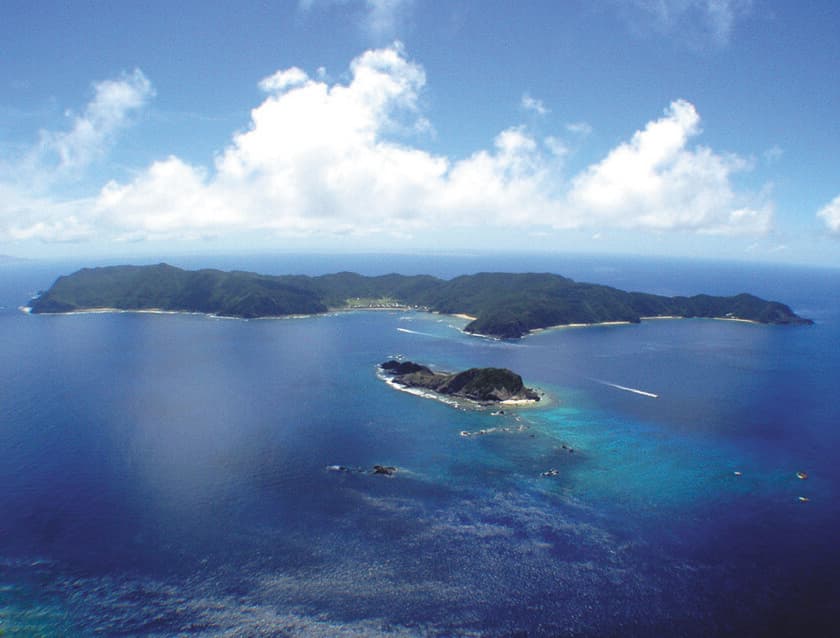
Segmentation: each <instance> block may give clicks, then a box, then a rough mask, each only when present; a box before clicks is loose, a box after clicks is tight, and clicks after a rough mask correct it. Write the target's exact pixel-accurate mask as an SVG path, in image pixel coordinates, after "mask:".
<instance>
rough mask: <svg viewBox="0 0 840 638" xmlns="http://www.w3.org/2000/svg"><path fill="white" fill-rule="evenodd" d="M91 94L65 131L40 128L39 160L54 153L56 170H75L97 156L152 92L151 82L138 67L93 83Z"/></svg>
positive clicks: (100, 154) (52, 155) (46, 158)
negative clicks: (83, 107)
mask: <svg viewBox="0 0 840 638" xmlns="http://www.w3.org/2000/svg"><path fill="white" fill-rule="evenodd" d="M93 89H94V97H93V100H91V102H90V103H88V105H87V107H86V108H85V110H84V112H83V113H82V114H81V115H78V116H76V117H75V118H73V124H72V127H71V128H70V130H69V131H61V132H54V131H42V132H41V142H40V145H39V148H38V152H39V155H40V159H41V161H44V160H48V159H49V158H50V157H54V158H55V159H56V160H57V166H58V168H59V169H60V170H69V171H77V170H79V169H82V168H84V167H86V166H87V165H88V164H90V163H91V162H92V161H94V160H96V159H98V158H99V157H101V156H102V155H103V154H104V153H105V151H106V150H107V148H108V146H110V144H111V143H112V142H113V138H114V136H115V135H116V133H117V132H119V130H120V129H122V128H124V127H125V126H126V125H127V124H128V122H129V117H130V115H131V114H132V113H133V112H135V111H137V110H139V109H140V108H141V107H143V106H144V105H145V104H146V102H147V101H148V100H149V99H150V98H151V97H152V96H153V95H154V89H153V88H152V84H151V82H149V80H148V79H147V78H146V76H145V75H143V72H142V71H140V70H139V69H135V70H134V71H133V72H132V73H127V74H123V75H122V76H121V77H120V78H119V79H116V80H105V81H103V82H98V83H96V84H94V87H93Z"/></svg>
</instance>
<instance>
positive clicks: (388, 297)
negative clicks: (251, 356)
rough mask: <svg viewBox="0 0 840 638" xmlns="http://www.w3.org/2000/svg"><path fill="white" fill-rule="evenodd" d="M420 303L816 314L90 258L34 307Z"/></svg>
mask: <svg viewBox="0 0 840 638" xmlns="http://www.w3.org/2000/svg"><path fill="white" fill-rule="evenodd" d="M359 308H370V309H416V310H424V311H430V312H439V313H444V314H452V315H462V316H465V317H467V318H468V319H469V323H467V324H466V326H465V327H464V331H465V332H468V333H471V334H476V335H484V336H489V337H494V338H499V339H515V338H519V337H522V336H524V335H527V334H528V333H530V332H532V331H535V330H539V329H542V328H548V327H552V326H563V325H580V324H584V325H588V324H598V323H610V322H622V323H638V322H639V321H641V320H642V319H644V318H654V317H683V318H692V317H703V318H718V319H736V320H742V321H752V322H757V323H765V324H786V325H805V324H811V323H813V322H812V321H811V320H810V319H805V318H803V317H800V316H798V315H797V314H796V313H794V312H793V311H792V310H791V309H790V307H789V306H787V305H785V304H783V303H780V302H778V301H766V300H764V299H761V298H759V297H756V296H754V295H750V294H747V293H742V294H739V295H735V296H732V297H719V296H712V295H705V294H700V295H694V296H691V297H684V296H677V297H666V296H662V295H654V294H649V293H644V292H625V291H623V290H619V289H617V288H612V287H610V286H604V285H599V284H590V283H579V282H576V281H574V280H572V279H569V278H567V277H563V276H561V275H556V274H552V273H489V272H485V273H477V274H474V275H462V276H460V277H455V278H453V279H449V280H444V279H439V278H437V277H432V276H430V275H411V276H406V275H399V274H389V275H381V276H376V277H367V276H363V275H359V274H356V273H352V272H340V273H335V274H330V275H321V276H317V277H310V276H305V275H260V274H257V273H250V272H242V271H233V272H224V271H220V270H212V269H204V270H194V271H190V270H183V269H181V268H177V267H175V266H171V265H168V264H157V265H149V266H107V267H100V268H84V269H82V270H79V271H77V272H75V273H73V274H71V275H66V276H63V277H59V278H58V279H57V280H56V281H55V283H54V284H53V285H52V286H51V287H50V288H49V290H47V291H45V292H43V293H41V294H40V295H39V296H37V297H36V298H34V299H32V300H31V301H30V303H29V309H30V311H31V312H32V313H35V314H40V313H43V314H47V313H68V312H79V311H90V310H98V309H113V310H146V311H149V310H157V311H168V312H195V313H206V314H212V315H218V316H223V317H241V318H246V319H251V318H258V317H282V316H290V315H311V314H320V313H326V312H329V311H332V310H337V309H359Z"/></svg>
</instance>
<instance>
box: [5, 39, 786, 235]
mask: <svg viewBox="0 0 840 638" xmlns="http://www.w3.org/2000/svg"><path fill="white" fill-rule="evenodd" d="M349 78H350V79H349V80H348V81H347V82H346V83H338V82H336V83H329V82H328V81H327V80H325V79H323V78H321V77H316V78H311V77H309V76H308V75H307V74H306V73H305V72H304V71H302V70H300V69H297V68H294V67H293V68H291V69H286V70H281V71H278V72H277V73H275V74H273V75H271V76H269V77H268V78H265V79H264V80H262V81H261V82H260V86H261V88H263V90H265V91H266V92H267V93H268V95H267V96H266V98H265V100H264V101H263V102H262V103H261V104H259V105H258V106H257V107H256V108H254V109H253V111H252V112H251V122H250V126H249V127H248V129H247V130H245V131H243V132H240V133H237V134H236V135H234V136H233V138H232V140H231V142H230V144H229V145H228V146H227V148H226V149H225V150H224V151H223V152H222V153H220V154H219V155H218V156H217V157H216V158H215V161H214V164H213V166H211V167H201V166H195V165H191V164H189V163H187V162H185V161H184V160H182V159H180V158H178V157H169V158H167V159H165V160H162V161H158V162H155V163H153V164H152V165H151V166H149V167H147V168H145V169H143V170H140V171H138V173H137V175H136V177H135V178H134V179H133V180H131V181H129V182H125V183H120V182H117V181H110V182H108V183H107V184H106V185H105V186H104V187H102V188H101V189H100V191H99V193H97V194H95V195H94V196H92V197H90V198H87V199H85V200H61V199H60V198H59V197H57V196H56V197H45V196H40V197H39V196H36V195H35V194H34V193H32V192H24V191H22V190H21V189H20V187H19V185H15V186H13V187H12V186H8V185H7V187H6V189H5V191H3V190H2V186H3V185H2V184H0V195H5V196H4V197H0V238H3V237H5V238H7V239H25V238H37V239H44V240H47V241H55V240H60V239H77V240H78V239H84V238H96V239H100V240H103V239H121V240H140V239H164V238H166V239H169V238H196V237H208V236H211V237H212V236H228V235H234V234H236V233H260V234H262V235H266V234H269V235H271V234H274V235H277V236H299V235H303V234H309V235H330V234H336V233H340V234H348V233H350V234H357V235H375V234H379V233H386V234H388V235H389V236H393V237H405V236H406V235H409V234H411V233H414V232H416V231H421V230H428V231H431V232H447V230H450V229H453V228H456V227H461V228H475V229H485V228H487V229H489V228H522V227H523V226H527V227H528V228H529V230H535V231H536V230H540V229H542V230H546V229H550V228H555V229H572V228H590V229H598V230H599V231H600V230H601V229H607V228H610V227H613V228H633V229H642V230H653V231H657V232H658V231H668V230H681V231H692V232H704V233H708V232H713V233H757V234H760V233H762V232H764V231H765V230H767V229H768V228H769V226H770V222H771V217H772V213H771V210H770V207H769V206H768V205H762V204H760V203H759V204H758V205H755V204H753V205H751V202H750V201H749V198H748V197H744V196H742V195H739V194H738V193H736V192H735V191H734V190H733V187H732V184H731V180H730V178H731V176H732V175H733V174H734V173H736V172H738V171H742V170H747V169H748V168H749V166H748V164H747V162H745V161H744V160H742V159H740V158H738V157H736V156H731V155H721V154H718V153H715V152H714V151H712V150H711V149H708V148H705V147H702V146H698V147H693V148H692V147H691V146H690V141H691V140H692V139H693V138H694V137H695V136H697V135H699V133H700V125H699V121H700V120H699V115H698V114H697V111H696V110H695V108H694V107H693V106H692V105H691V104H689V103H688V102H685V101H676V102H674V103H673V104H671V106H670V107H669V108H668V109H667V110H666V112H665V114H664V116H663V117H661V118H660V119H657V120H654V121H651V122H649V123H648V124H647V125H646V126H645V127H644V128H643V129H642V130H640V131H637V132H636V133H635V134H634V135H633V136H632V138H631V139H630V140H628V141H626V142H624V143H622V144H619V145H618V146H617V147H616V148H614V149H613V150H612V151H610V152H609V153H608V154H607V155H606V156H605V157H604V158H603V159H602V160H601V161H600V162H597V163H595V164H593V165H591V166H590V167H588V168H586V169H584V170H583V171H581V172H580V173H579V174H577V175H574V176H572V177H571V178H570V177H569V176H566V175H565V174H564V164H563V159H564V156H565V154H566V148H567V147H566V145H565V144H564V142H563V140H562V139H561V138H560V137H557V136H549V137H546V138H544V139H542V140H539V139H537V138H536V137H535V136H534V135H533V134H531V133H530V132H529V130H528V129H527V128H526V127H524V126H512V127H510V128H508V129H506V130H504V131H502V132H501V133H499V134H498V135H497V136H496V138H495V140H494V142H493V145H492V146H491V147H490V148H488V149H482V150H478V151H476V152H474V153H473V154H472V155H470V156H468V157H466V158H463V159H460V160H454V159H451V158H449V157H447V156H445V155H439V154H434V153H430V152H428V151H426V150H423V149H421V148H418V147H416V146H412V145H411V144H409V143H408V142H407V141H406V140H410V139H411V137H410V135H416V134H417V133H416V131H418V130H419V131H422V130H425V129H426V128H427V127H428V122H427V121H426V120H425V118H424V117H423V115H422V113H421V109H420V106H419V102H420V95H421V93H422V90H423V87H424V86H425V82H426V76H425V72H424V70H423V68H422V67H421V66H420V65H419V64H417V63H415V62H412V61H410V60H409V59H408V58H407V56H406V54H405V51H404V50H403V47H402V46H401V45H399V44H394V45H392V46H390V47H387V48H383V49H375V50H370V51H366V52H365V53H363V54H362V55H360V56H359V57H357V58H356V59H355V60H353V62H352V63H351V65H350V76H349ZM407 132H408V133H409V134H410V135H409V137H406V135H405V134H406V133H407ZM394 133H399V135H397V136H395V135H394ZM395 140H401V141H395ZM6 191H8V192H6ZM476 237H480V231H478V230H477V232H476Z"/></svg>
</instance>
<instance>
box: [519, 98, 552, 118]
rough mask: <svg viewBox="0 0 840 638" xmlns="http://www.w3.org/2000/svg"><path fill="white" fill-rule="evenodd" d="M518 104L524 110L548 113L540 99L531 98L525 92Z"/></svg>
mask: <svg viewBox="0 0 840 638" xmlns="http://www.w3.org/2000/svg"><path fill="white" fill-rule="evenodd" d="M520 106H521V107H522V108H523V109H525V110H526V111H532V112H534V113H536V114H537V115H546V114H547V113H548V109H547V108H546V107H545V104H543V102H542V100H538V99H536V98H533V97H531V96H530V95H528V94H527V93H525V94H524V95H523V96H522V100H521V102H520Z"/></svg>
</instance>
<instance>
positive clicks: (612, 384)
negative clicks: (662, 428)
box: [592, 379, 659, 399]
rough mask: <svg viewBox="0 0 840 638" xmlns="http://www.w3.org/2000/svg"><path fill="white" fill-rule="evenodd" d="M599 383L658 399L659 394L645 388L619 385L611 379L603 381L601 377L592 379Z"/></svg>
mask: <svg viewBox="0 0 840 638" xmlns="http://www.w3.org/2000/svg"><path fill="white" fill-rule="evenodd" d="M592 381H595V382H597V383H601V384H603V385H608V386H610V387H611V388H615V389H616V390H624V391H625V392H632V393H633V394H640V395H641V396H643V397H650V398H651V399H658V398H659V395H658V394H654V393H653V392H646V391H645V390H639V389H638V388H628V387H627V386H626V385H618V384H617V383H610V382H609V381H603V380H601V379H592Z"/></svg>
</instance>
